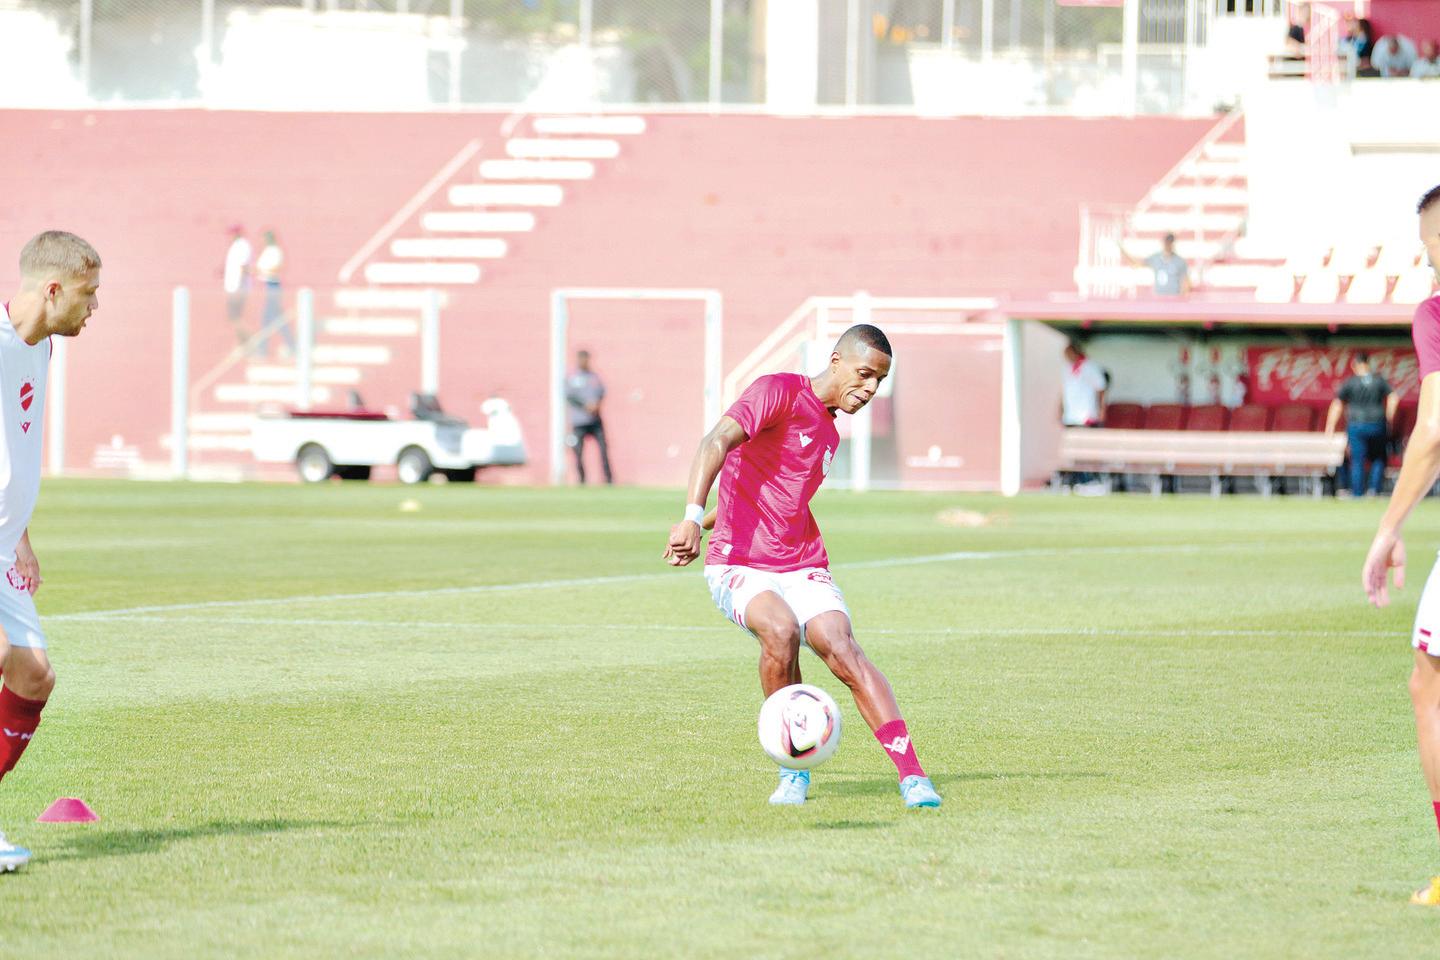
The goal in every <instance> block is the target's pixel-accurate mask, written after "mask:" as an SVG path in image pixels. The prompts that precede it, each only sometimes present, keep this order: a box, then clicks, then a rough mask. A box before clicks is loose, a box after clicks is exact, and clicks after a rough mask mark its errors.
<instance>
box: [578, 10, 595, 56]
mask: <svg viewBox="0 0 1440 960" xmlns="http://www.w3.org/2000/svg"><path fill="white" fill-rule="evenodd" d="M594 33H595V0H580V46H581V47H582V48H584V49H585V50H587V51H588V50H589V49H590V43H591V40H592V39H593V37H594Z"/></svg>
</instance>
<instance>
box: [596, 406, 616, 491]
mask: <svg viewBox="0 0 1440 960" xmlns="http://www.w3.org/2000/svg"><path fill="white" fill-rule="evenodd" d="M595 443H596V444H598V445H599V447H600V468H601V470H602V471H603V472H604V474H605V482H606V484H612V483H614V482H615V476H614V474H612V473H611V472H610V448H609V446H608V445H606V443H605V421H603V420H596V421H595Z"/></svg>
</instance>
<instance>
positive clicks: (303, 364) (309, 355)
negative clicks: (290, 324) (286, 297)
mask: <svg viewBox="0 0 1440 960" xmlns="http://www.w3.org/2000/svg"><path fill="white" fill-rule="evenodd" d="M295 327H296V330H295V335H296V341H295V387H296V395H295V408H296V409H297V410H309V409H310V398H311V396H312V395H313V393H314V390H313V389H312V388H313V386H314V383H315V291H314V290H311V289H310V288H309V287H302V288H301V289H300V292H299V293H298V294H296V296H295Z"/></svg>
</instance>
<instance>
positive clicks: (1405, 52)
mask: <svg viewBox="0 0 1440 960" xmlns="http://www.w3.org/2000/svg"><path fill="white" fill-rule="evenodd" d="M1414 65H1415V41H1414V40H1411V39H1410V38H1409V37H1407V36H1405V35H1404V34H1403V33H1392V34H1390V35H1389V36H1385V37H1381V38H1380V40H1379V42H1378V43H1376V44H1375V49H1374V50H1373V51H1372V52H1371V53H1370V66H1371V67H1373V68H1374V69H1375V70H1376V72H1377V73H1379V75H1380V76H1382V77H1408V76H1410V68H1411V67H1412V66H1414Z"/></svg>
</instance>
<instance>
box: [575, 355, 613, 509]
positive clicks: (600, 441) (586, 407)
mask: <svg viewBox="0 0 1440 960" xmlns="http://www.w3.org/2000/svg"><path fill="white" fill-rule="evenodd" d="M604 399H605V384H603V383H601V382H600V376H599V374H597V373H595V371H594V370H591V369H590V351H588V350H580V351H578V352H577V353H576V354H575V372H574V373H572V374H570V376H569V377H568V378H566V380H565V403H566V406H567V408H568V409H569V411H570V444H571V446H573V447H574V448H575V469H576V471H577V472H578V473H579V474H580V483H581V485H582V486H583V485H584V483H585V438H586V437H593V438H594V439H595V445H596V446H598V447H599V448H600V467H601V469H602V470H604V472H605V482H606V483H607V484H613V483H614V482H615V478H614V477H613V476H611V474H610V451H609V449H608V448H607V446H606V444H605V423H604V421H602V420H601V419H600V401H602V400H604Z"/></svg>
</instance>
